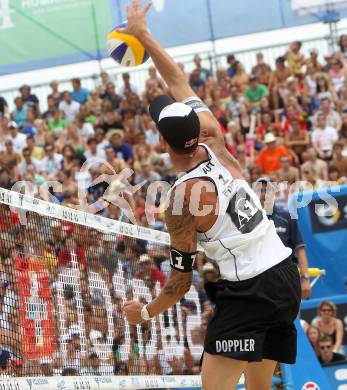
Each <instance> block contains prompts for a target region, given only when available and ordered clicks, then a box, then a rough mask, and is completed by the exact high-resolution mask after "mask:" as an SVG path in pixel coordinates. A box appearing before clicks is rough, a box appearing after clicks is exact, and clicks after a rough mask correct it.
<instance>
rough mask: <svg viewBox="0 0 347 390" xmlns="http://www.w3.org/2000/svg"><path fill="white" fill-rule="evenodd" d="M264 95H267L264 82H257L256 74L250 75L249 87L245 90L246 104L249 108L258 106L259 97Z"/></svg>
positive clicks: (267, 91)
mask: <svg viewBox="0 0 347 390" xmlns="http://www.w3.org/2000/svg"><path fill="white" fill-rule="evenodd" d="M265 96H269V90H268V89H267V87H266V86H265V85H264V84H260V83H259V81H258V78H257V76H255V75H252V76H251V78H250V87H249V88H247V89H246V92H245V98H246V102H247V104H248V106H249V107H251V108H256V107H258V106H259V103H260V101H261V99H262V98H263V97H265Z"/></svg>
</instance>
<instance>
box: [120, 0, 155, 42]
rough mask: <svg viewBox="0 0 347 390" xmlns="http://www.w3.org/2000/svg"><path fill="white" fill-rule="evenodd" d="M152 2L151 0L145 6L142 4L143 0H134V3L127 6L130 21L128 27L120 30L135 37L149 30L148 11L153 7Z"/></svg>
mask: <svg viewBox="0 0 347 390" xmlns="http://www.w3.org/2000/svg"><path fill="white" fill-rule="evenodd" d="M151 5H152V2H151V1H149V2H148V3H147V5H145V7H144V8H142V6H141V0H133V2H132V4H131V5H129V6H128V7H127V16H128V23H127V27H125V28H124V29H121V30H120V31H121V32H123V33H125V34H130V35H133V36H135V37H140V36H141V34H143V33H144V32H146V31H147V12H148V11H149V9H150V8H151Z"/></svg>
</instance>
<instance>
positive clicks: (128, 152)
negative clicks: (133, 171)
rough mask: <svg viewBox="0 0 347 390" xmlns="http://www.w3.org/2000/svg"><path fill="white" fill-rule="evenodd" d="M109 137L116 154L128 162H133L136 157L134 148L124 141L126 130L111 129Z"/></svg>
mask: <svg viewBox="0 0 347 390" xmlns="http://www.w3.org/2000/svg"><path fill="white" fill-rule="evenodd" d="M107 137H108V140H109V142H110V146H111V147H112V148H113V150H114V152H115V154H116V156H117V157H119V158H122V159H123V160H124V161H126V162H127V163H128V164H130V163H132V161H133V159H134V155H133V150H132V147H131V146H130V145H129V144H127V143H125V142H124V131H123V130H120V129H118V130H115V129H114V130H110V131H109V132H108V133H107Z"/></svg>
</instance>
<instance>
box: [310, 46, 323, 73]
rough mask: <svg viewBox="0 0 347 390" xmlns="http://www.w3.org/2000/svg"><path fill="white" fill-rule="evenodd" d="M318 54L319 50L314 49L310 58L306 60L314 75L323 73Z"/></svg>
mask: <svg viewBox="0 0 347 390" xmlns="http://www.w3.org/2000/svg"><path fill="white" fill-rule="evenodd" d="M318 54H319V53H318V50H317V49H315V48H313V49H311V50H310V57H309V58H308V59H307V60H306V66H307V67H312V69H313V72H314V73H317V72H321V71H322V65H321V64H320V62H319V59H318Z"/></svg>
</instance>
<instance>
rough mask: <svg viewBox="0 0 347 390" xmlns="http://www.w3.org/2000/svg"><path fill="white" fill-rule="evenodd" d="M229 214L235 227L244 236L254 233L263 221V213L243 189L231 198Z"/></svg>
mask: <svg viewBox="0 0 347 390" xmlns="http://www.w3.org/2000/svg"><path fill="white" fill-rule="evenodd" d="M227 212H228V214H229V215H230V217H231V220H232V221H233V223H234V225H235V226H236V227H237V229H238V230H239V231H240V232H241V233H243V234H245V233H250V232H252V231H253V230H254V229H255V228H256V227H257V226H258V225H259V224H260V222H261V221H262V220H263V213H262V211H261V210H260V209H259V208H258V207H257V206H256V204H255V203H254V201H253V199H252V198H251V195H250V194H249V193H248V192H247V191H246V190H245V189H243V188H241V189H240V190H239V191H237V192H236V193H235V194H234V196H233V197H232V198H231V200H230V203H229V207H228V210H227Z"/></svg>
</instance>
